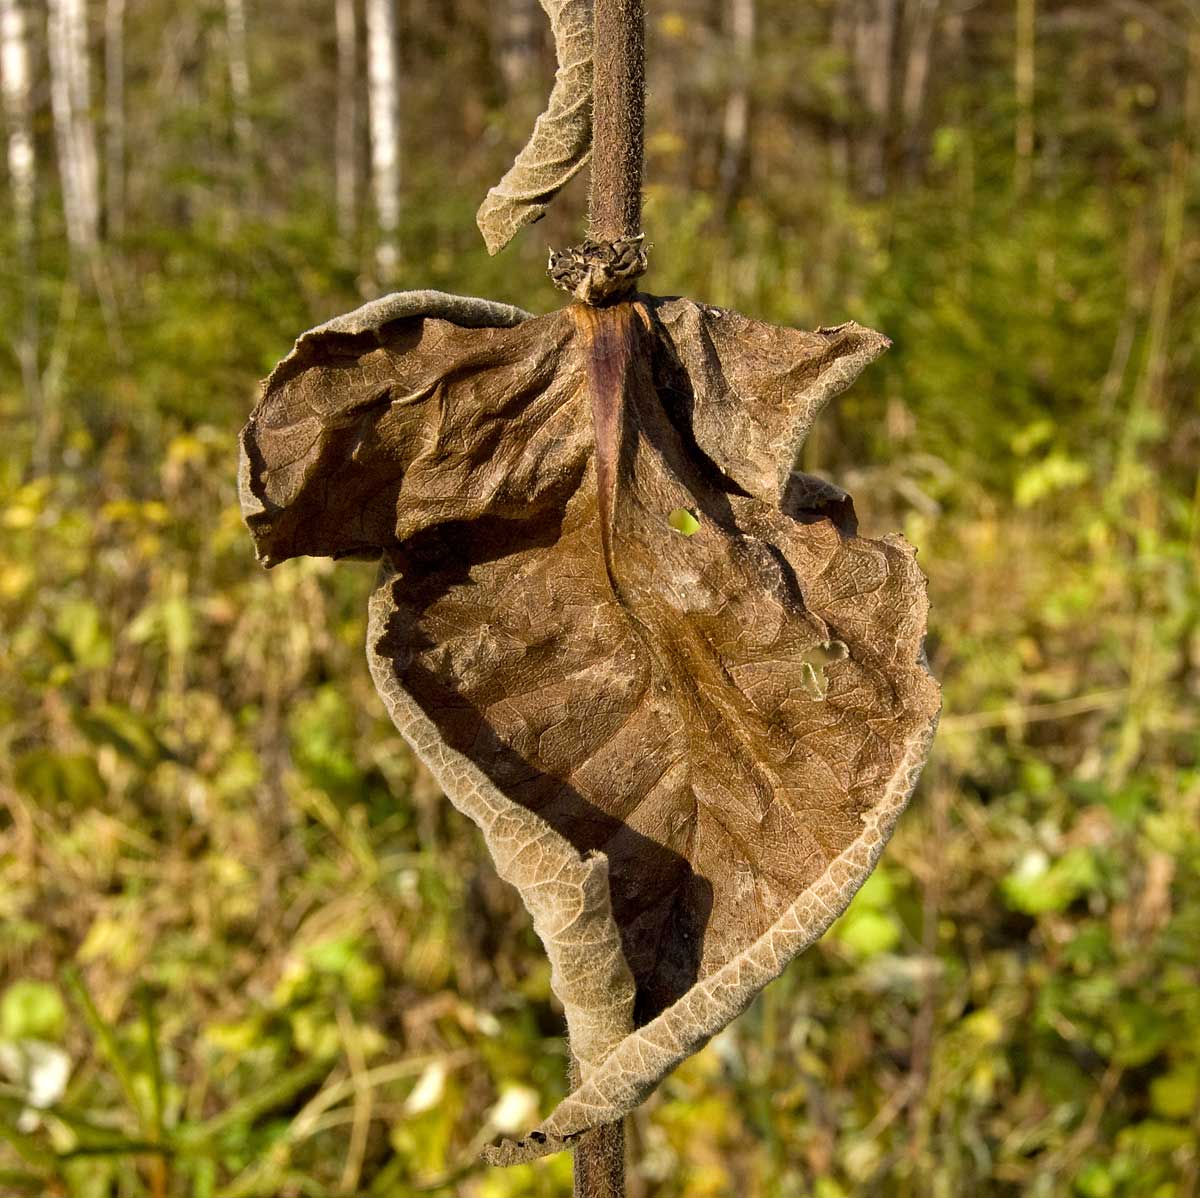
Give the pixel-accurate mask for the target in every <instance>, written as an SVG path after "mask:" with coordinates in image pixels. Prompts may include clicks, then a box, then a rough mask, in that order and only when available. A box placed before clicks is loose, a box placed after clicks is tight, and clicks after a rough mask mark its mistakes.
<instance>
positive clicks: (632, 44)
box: [589, 0, 646, 241]
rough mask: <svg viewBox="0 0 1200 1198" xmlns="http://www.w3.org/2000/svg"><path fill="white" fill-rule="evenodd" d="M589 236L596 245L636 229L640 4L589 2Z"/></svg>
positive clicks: (642, 60)
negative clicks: (591, 63) (590, 40)
mask: <svg viewBox="0 0 1200 1198" xmlns="http://www.w3.org/2000/svg"><path fill="white" fill-rule="evenodd" d="M592 20H593V47H594V48H593V58H592V62H593V66H592V84H593V98H592V179H591V185H592V190H591V205H590V213H589V226H590V229H589V232H590V235H591V237H593V238H594V239H595V240H597V241H619V240H620V239H622V238H626V237H636V236H637V235H638V234H639V233H640V232H641V231H642V228H641V225H642V152H643V142H644V140H645V126H646V14H645V10H644V7H643V0H595V7H594V10H593V18H592Z"/></svg>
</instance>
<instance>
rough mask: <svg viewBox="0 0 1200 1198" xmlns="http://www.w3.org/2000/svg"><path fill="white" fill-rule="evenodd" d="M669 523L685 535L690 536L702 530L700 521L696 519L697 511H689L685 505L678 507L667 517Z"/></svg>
mask: <svg viewBox="0 0 1200 1198" xmlns="http://www.w3.org/2000/svg"><path fill="white" fill-rule="evenodd" d="M667 523H668V524H669V525H670V526H671V527H672V528H673V529H674V530H675V531H676V532H681V533H683V535H684V536H685V537H690V536H692V535H693V534H694V533H697V532H699V531H700V521H699V520H697V519H696V513H695V512H691V511H688V509H687V508H685V507H677V508H676V509H675V510H674V511H673V512H672V513H671V514H670V515H669V516H668V517H667Z"/></svg>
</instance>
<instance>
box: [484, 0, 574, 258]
mask: <svg viewBox="0 0 1200 1198" xmlns="http://www.w3.org/2000/svg"><path fill="white" fill-rule="evenodd" d="M539 2H540V3H541V6H542V8H543V9H545V11H546V15H547V16H548V17H549V18H550V28H551V31H552V32H553V34H554V51H555V54H556V55H557V57H558V71H557V73H556V74H555V76H554V87H553V89H552V90H551V92H550V99H549V101H548V102H547V105H546V111H545V112H543V113H542V115H541V116H539V117H538V119H537V122H536V123H535V124H534V127H533V133H532V135H531V136H530V138H529V141H528V142H526V144H525V146H524V147H523V148H522V149H521V152H520V153H519V154H518V155H517V157H516V161H515V162H514V163H513V164H512V166H511V167H509V169H508V172H507V173H506V174H505V176H504V178H503V179H501V180H500V182H499V183H497V184H496V186H495V187H493V188H492V189H491V190H490V191H489V192H488V193H487V196H486V198H485V199H484V201H483V203H482V204H481V205H480V206H479V211H478V213H476V215H475V223H476V224H477V225H478V226H479V231H480V232H481V233H482V234H483V240H484V242H485V243H486V245H487V248H488V253H489V254H497V253H499V252H500V251H501V250H502V249H503V248H504V247H505V246H506V245H508V243H509V242H510V241H511V240H512V239H513V238H514V237H515V236H516V235H517V233H518V232H519V231H520V230H521V228H522V227H524V226H525V225H531V224H534V223H535V222H536V221H539V220H541V218H542V217H543V216H544V215H545V214H546V205H547V204H548V203H549V202H550V201H551V200H552V199H553V198H554V197H555V196H556V195H557V194H558V193H559V192H560V191H561V190H562V189H563V188H564V187H565V186H566V185H567V183H569V182H570V181H571V179H572V178H574V177H575V175H576V174H578V172H579V170H580V169H581V168H582V167H583V165H584V163H586V162H587V160H588V156H589V155H590V154H591V150H592V0H539Z"/></svg>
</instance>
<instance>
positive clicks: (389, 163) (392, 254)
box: [367, 0, 400, 286]
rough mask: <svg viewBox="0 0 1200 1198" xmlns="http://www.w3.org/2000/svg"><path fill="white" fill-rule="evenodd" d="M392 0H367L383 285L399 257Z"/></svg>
mask: <svg viewBox="0 0 1200 1198" xmlns="http://www.w3.org/2000/svg"><path fill="white" fill-rule="evenodd" d="M396 39H397V31H396V0H367V86H368V95H367V99H368V110H369V116H370V125H371V174H372V178H373V181H374V188H375V211H376V217H377V219H378V221H379V241H378V244H377V246H376V249H375V270H376V274H377V275H378V281H379V283H380V284H382V285H385V286H386V285H389V284H390V283H391V282H392V280H393V279H394V278H395V274H396V267H397V265H398V263H399V259H400V249H399V245H398V243H397V237H398V233H399V227H400V64H399V58H398V55H397V45H396Z"/></svg>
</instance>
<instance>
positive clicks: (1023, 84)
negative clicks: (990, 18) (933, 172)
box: [1013, 0, 1037, 196]
mask: <svg viewBox="0 0 1200 1198" xmlns="http://www.w3.org/2000/svg"><path fill="white" fill-rule="evenodd" d="M1036 36H1037V0H1017V38H1016V43H1017V48H1016V61H1015V62H1014V64H1013V78H1014V84H1015V88H1016V100H1017V131H1016V146H1015V149H1016V166H1015V168H1014V176H1013V182H1014V185H1015V187H1016V191H1017V195H1019V196H1020V195H1024V194H1025V192H1026V191H1027V190H1028V189H1029V182H1030V179H1031V178H1032V176H1033V146H1034V138H1035V126H1034V113H1033V96H1034V87H1035V84H1036V80H1037V75H1036V64H1035V53H1036V46H1037V43H1036V40H1035V39H1036Z"/></svg>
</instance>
